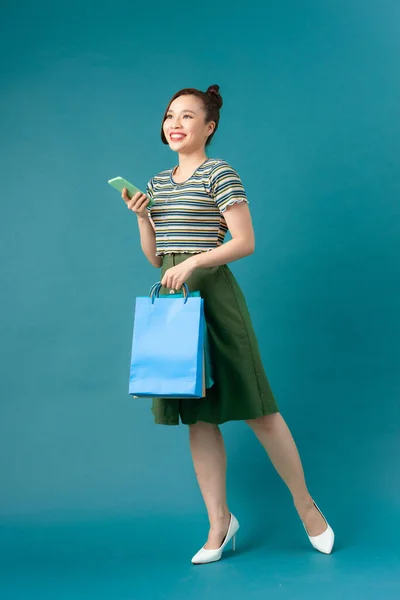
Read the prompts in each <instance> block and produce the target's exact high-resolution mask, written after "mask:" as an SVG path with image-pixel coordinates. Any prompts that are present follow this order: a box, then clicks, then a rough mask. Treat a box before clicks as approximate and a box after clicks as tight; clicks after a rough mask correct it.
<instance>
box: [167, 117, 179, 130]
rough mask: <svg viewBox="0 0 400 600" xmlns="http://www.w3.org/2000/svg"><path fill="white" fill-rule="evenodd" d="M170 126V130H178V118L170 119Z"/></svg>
mask: <svg viewBox="0 0 400 600" xmlns="http://www.w3.org/2000/svg"><path fill="white" fill-rule="evenodd" d="M170 124H171V129H180V128H181V127H182V124H181V121H180V119H179V117H175V119H171V121H170Z"/></svg>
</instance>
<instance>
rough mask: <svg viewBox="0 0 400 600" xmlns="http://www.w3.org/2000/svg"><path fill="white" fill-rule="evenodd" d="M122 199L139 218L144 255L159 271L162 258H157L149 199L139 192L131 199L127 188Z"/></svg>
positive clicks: (123, 191)
mask: <svg viewBox="0 0 400 600" xmlns="http://www.w3.org/2000/svg"><path fill="white" fill-rule="evenodd" d="M122 198H123V199H124V201H125V203H126V206H127V207H128V209H129V210H131V211H132V212H134V213H135V214H136V216H137V219H138V226H139V234H140V245H141V246H142V250H143V254H144V255H145V257H146V258H147V260H148V261H149V262H150V263H151V264H152V265H153V267H157V269H159V268H160V267H161V265H162V258H161V257H160V256H156V234H155V229H154V223H153V221H152V220H151V219H149V216H148V212H147V208H146V207H147V205H148V203H149V198H148V197H147V196H146V194H141V193H140V192H137V194H135V195H134V196H132V198H130V197H129V194H128V190H127V189H126V188H124V189H123V190H122Z"/></svg>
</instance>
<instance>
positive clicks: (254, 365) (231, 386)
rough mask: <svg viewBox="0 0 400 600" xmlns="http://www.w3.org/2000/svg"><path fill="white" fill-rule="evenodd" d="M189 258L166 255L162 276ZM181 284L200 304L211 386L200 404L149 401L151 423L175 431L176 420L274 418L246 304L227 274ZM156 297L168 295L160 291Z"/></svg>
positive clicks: (206, 272) (197, 276)
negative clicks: (199, 298) (172, 427)
mask: <svg viewBox="0 0 400 600" xmlns="http://www.w3.org/2000/svg"><path fill="white" fill-rule="evenodd" d="M190 256H192V255H191V254H166V255H165V256H164V257H163V265H162V275H164V273H165V271H166V270H167V269H170V268H171V267H173V266H175V265H177V264H179V263H181V262H183V261H184V260H187V259H188V258H189V257H190ZM186 283H187V285H188V287H189V290H190V291H195V290H199V291H200V293H201V296H202V298H204V313H205V318H206V322H207V329H208V336H209V341H210V355H211V361H212V365H213V377H214V380H215V383H214V385H213V386H212V387H211V388H210V389H207V392H206V397H205V398H199V399H193V398H190V399H186V398H185V399H181V398H176V399H175V398H174V399H167V398H153V405H152V411H153V414H154V419H155V423H159V424H163V425H179V418H180V420H181V422H182V423H185V424H187V425H189V424H193V423H196V422H197V421H204V422H206V423H214V424H221V423H225V422H226V421H233V420H245V419H255V418H257V417H260V416H262V415H268V414H271V413H275V412H278V406H277V404H276V401H275V398H274V395H273V393H272V390H271V388H270V385H269V382H268V379H267V376H266V374H265V371H264V368H263V365H262V361H261V356H260V351H259V347H258V342H257V338H256V336H255V334H254V330H253V326H252V323H251V318H250V315H249V311H248V309H247V305H246V301H245V298H244V296H243V293H242V291H241V289H240V287H239V285H238V283H237V281H236V279H235V277H234V276H233V274H232V271H231V270H230V269H229V267H228V266H227V265H223V266H220V267H211V268H206V269H197V270H196V271H195V272H194V273H193V275H192V276H191V277H190V278H189V279H188V281H187V282H186ZM160 293H161V294H162V295H164V294H168V293H169V290H167V289H166V288H162V289H161V292H160Z"/></svg>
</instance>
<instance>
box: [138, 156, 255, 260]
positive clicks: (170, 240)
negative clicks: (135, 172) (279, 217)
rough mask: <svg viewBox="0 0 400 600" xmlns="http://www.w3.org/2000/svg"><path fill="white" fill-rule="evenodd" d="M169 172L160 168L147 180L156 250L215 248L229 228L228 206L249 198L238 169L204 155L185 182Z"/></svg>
mask: <svg viewBox="0 0 400 600" xmlns="http://www.w3.org/2000/svg"><path fill="white" fill-rule="evenodd" d="M172 173H173V169H168V170H166V171H162V172H161V173H159V174H158V175H156V176H155V177H153V178H152V179H150V181H149V183H148V184H147V195H148V196H149V198H152V199H153V200H154V204H153V206H152V207H151V208H150V209H149V216H150V217H151V218H152V220H153V222H154V226H155V230H156V245H157V252H156V254H157V255H158V256H160V255H162V254H169V253H181V252H185V253H197V252H204V251H207V250H212V249H213V248H217V247H218V246H220V245H221V244H223V242H224V239H225V235H226V233H227V231H228V227H227V224H226V221H225V217H224V212H225V211H226V209H227V208H228V206H230V205H231V204H235V203H236V202H248V200H247V197H246V192H245V190H244V187H243V184H242V181H241V179H240V177H239V175H238V173H237V172H236V171H235V169H233V168H232V167H231V166H230V165H229V164H228V163H227V162H226V161H224V160H220V159H207V160H206V161H205V162H204V163H203V164H202V165H200V167H199V168H198V169H197V170H196V171H195V173H193V175H192V176H191V177H190V178H189V179H188V180H187V181H185V182H184V183H176V182H175V181H174V180H173V176H172Z"/></svg>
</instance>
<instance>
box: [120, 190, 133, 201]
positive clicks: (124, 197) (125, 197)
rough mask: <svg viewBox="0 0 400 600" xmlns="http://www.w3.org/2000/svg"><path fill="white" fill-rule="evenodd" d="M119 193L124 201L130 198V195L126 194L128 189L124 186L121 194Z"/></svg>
mask: <svg viewBox="0 0 400 600" xmlns="http://www.w3.org/2000/svg"><path fill="white" fill-rule="evenodd" d="M121 195H122V198H123V199H124V200H125V202H128V201H129V200H130V199H131V197H130V196H129V194H128V190H127V189H126V188H124V189H123V190H122V194H121Z"/></svg>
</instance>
